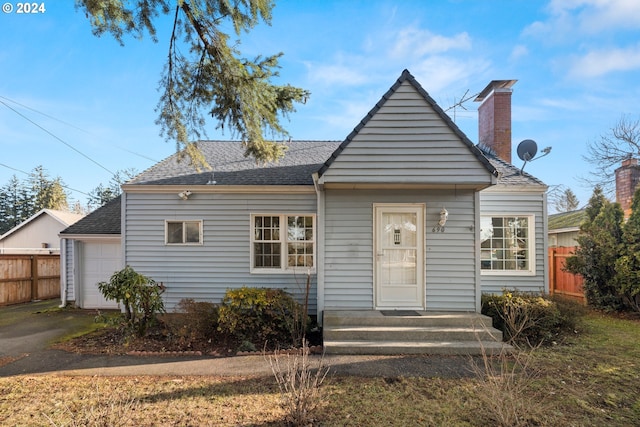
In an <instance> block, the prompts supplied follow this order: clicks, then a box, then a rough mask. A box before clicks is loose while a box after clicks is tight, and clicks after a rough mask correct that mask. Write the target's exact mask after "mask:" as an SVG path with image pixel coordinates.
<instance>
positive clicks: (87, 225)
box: [60, 196, 121, 237]
mask: <svg viewBox="0 0 640 427" xmlns="http://www.w3.org/2000/svg"><path fill="white" fill-rule="evenodd" d="M120 218H121V210H120V196H118V197H116V198H115V199H113V200H111V201H109V202H107V203H106V204H105V205H104V206H101V207H99V208H98V209H96V210H95V211H93V212H91V213H90V214H89V215H87V216H85V217H84V218H82V219H81V220H80V221H78V222H76V223H75V224H73V225H71V226H69V227H67V228H65V229H64V230H62V231H61V232H60V235H61V236H62V237H69V236H70V235H77V234H82V235H87V234H93V235H97V234H100V235H103V234H106V235H109V234H113V235H119V234H120Z"/></svg>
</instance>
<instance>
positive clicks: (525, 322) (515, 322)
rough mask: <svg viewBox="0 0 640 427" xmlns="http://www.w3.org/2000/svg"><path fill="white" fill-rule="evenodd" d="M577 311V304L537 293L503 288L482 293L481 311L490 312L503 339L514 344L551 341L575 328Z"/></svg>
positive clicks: (534, 343) (488, 314) (529, 344)
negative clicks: (490, 292) (498, 291)
mask: <svg viewBox="0 0 640 427" xmlns="http://www.w3.org/2000/svg"><path fill="white" fill-rule="evenodd" d="M580 313H581V311H580V310H579V309H578V308H577V304H572V303H570V302H568V301H566V302H565V301H562V302H561V303H560V302H556V301H554V300H552V299H550V298H548V297H546V296H543V295H540V294H533V293H524V292H518V291H509V290H504V291H503V292H502V294H501V295H490V294H485V295H483V296H482V314H485V315H487V316H490V317H491V318H492V319H493V326H494V327H496V328H498V329H500V330H501V331H502V332H503V334H504V339H505V341H507V342H508V343H510V344H513V345H516V346H522V345H527V346H530V347H536V346H539V345H541V344H543V343H550V342H552V341H553V340H555V339H557V337H558V336H559V335H561V334H563V333H566V332H568V331H573V330H574V328H575V326H576V324H577V322H578V318H579V316H580Z"/></svg>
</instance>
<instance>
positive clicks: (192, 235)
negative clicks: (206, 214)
mask: <svg viewBox="0 0 640 427" xmlns="http://www.w3.org/2000/svg"><path fill="white" fill-rule="evenodd" d="M165 225H166V226H165V229H166V244H167V245H199V244H201V243H202V221H167V222H166V223H165Z"/></svg>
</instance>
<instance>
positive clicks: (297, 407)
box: [268, 341, 329, 426]
mask: <svg viewBox="0 0 640 427" xmlns="http://www.w3.org/2000/svg"><path fill="white" fill-rule="evenodd" d="M309 354H310V351H309V346H308V344H307V342H306V341H304V342H303V345H302V348H301V349H300V350H298V351H295V352H291V351H289V352H286V353H285V354H282V353H280V352H279V351H276V352H274V353H273V355H269V356H268V361H269V365H270V366H271V371H272V372H273V375H274V377H275V379H276V383H277V384H278V388H279V389H280V394H281V397H282V407H283V408H284V409H285V411H286V412H287V421H288V422H289V423H291V424H292V425H294V426H308V425H312V424H313V422H314V416H313V413H314V411H315V409H316V408H317V406H318V405H319V404H320V403H321V401H322V396H321V394H322V393H321V387H322V384H323V383H324V380H325V379H326V377H327V374H328V372H329V367H328V366H325V365H324V355H323V356H322V357H321V358H320V359H319V360H318V362H317V364H313V363H312V362H311V360H310V358H309ZM313 365H315V366H313Z"/></svg>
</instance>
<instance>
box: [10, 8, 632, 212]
mask: <svg viewBox="0 0 640 427" xmlns="http://www.w3.org/2000/svg"><path fill="white" fill-rule="evenodd" d="M9 3H12V4H13V5H14V6H15V5H16V4H17V2H9ZM44 4H45V7H46V12H44V13H41V14H32V15H24V14H23V15H19V14H17V13H15V10H14V12H13V13H9V14H7V13H2V12H0V40H1V41H2V49H1V50H0V101H2V102H4V103H5V104H7V105H8V106H9V107H11V108H12V109H13V110H15V111H13V110H11V109H9V108H7V106H5V105H3V104H2V103H0V164H2V166H0V185H5V184H6V183H7V182H8V180H9V179H10V177H11V176H12V175H16V176H17V177H18V178H20V179H22V178H25V177H26V176H25V175H23V174H22V173H21V172H19V171H25V172H29V171H31V170H32V169H33V168H35V167H36V166H39V165H42V166H44V168H45V169H46V170H47V171H48V172H49V174H50V175H51V176H52V177H56V176H60V177H61V178H62V179H63V181H64V182H65V183H66V185H67V186H68V187H70V188H72V189H74V190H78V191H71V198H72V199H79V200H80V201H81V202H82V203H84V202H85V198H86V196H85V195H84V194H82V193H88V192H89V191H91V190H92V189H93V188H95V187H96V186H98V184H100V183H103V184H107V183H108V181H109V179H110V176H111V172H115V171H117V170H122V169H127V168H135V169H136V170H137V171H139V172H141V171H143V170H144V169H146V168H148V167H150V166H151V165H153V164H154V163H155V161H159V160H162V159H163V158H165V157H167V156H169V155H171V154H172V153H173V152H174V150H175V145H174V144H173V143H171V142H166V141H165V140H164V139H163V138H162V137H160V135H159V127H158V126H157V125H156V124H155V123H154V122H155V119H156V113H155V111H154V109H155V106H156V104H157V101H158V96H159V93H158V91H157V87H158V81H159V77H160V73H161V71H162V67H163V64H164V61H165V58H166V54H167V51H168V42H167V41H168V37H169V31H170V20H169V19H168V18H165V19H163V21H162V23H161V24H160V25H159V27H160V28H159V30H160V31H159V34H158V38H159V41H158V43H153V42H152V41H151V39H150V38H148V37H147V38H145V39H143V40H142V41H139V40H135V39H132V38H127V39H126V40H125V46H124V47H121V46H120V45H119V44H118V43H117V42H116V41H115V40H113V38H112V37H111V36H108V35H105V36H103V37H101V38H97V37H95V36H93V35H92V33H91V28H90V26H89V23H88V20H87V19H86V17H85V16H84V15H83V14H81V13H80V12H79V11H77V10H76V9H75V8H74V6H73V2H72V1H71V0H69V1H52V0H50V1H46V2H44ZM163 24H164V25H163ZM240 49H241V50H242V51H243V53H244V54H245V55H246V56H248V57H253V56H254V55H257V54H273V53H277V52H284V57H283V58H282V60H281V66H282V70H281V82H288V83H291V84H293V85H295V86H299V87H303V88H305V89H308V90H309V91H311V98H310V99H309V101H308V102H307V103H306V104H305V105H299V106H298V108H297V112H296V113H293V114H292V115H291V116H290V117H289V121H288V122H287V128H288V130H289V131H290V133H291V136H292V138H293V139H312V140H315V139H317V140H323V139H330V140H343V139H344V138H345V137H346V136H347V135H348V134H349V133H350V132H351V130H353V128H354V127H355V126H356V125H357V124H358V123H359V122H360V120H361V119H362V118H363V117H364V116H365V115H366V113H367V112H368V111H369V110H370V109H371V108H372V107H373V106H374V104H375V103H376V102H377V101H378V100H379V99H380V97H381V96H382V95H383V94H384V93H385V92H386V91H387V90H388V89H389V87H391V85H393V83H394V82H395V80H396V79H397V78H398V77H399V76H400V74H401V73H402V71H403V70H404V69H408V70H409V71H410V72H411V73H412V74H413V75H414V76H415V77H416V79H417V80H418V81H419V82H420V83H421V84H422V86H423V87H424V89H425V90H426V91H427V92H428V93H429V94H430V95H431V97H432V98H434V99H435V100H436V102H438V104H439V105H440V106H441V107H443V108H444V109H446V108H448V107H450V106H452V105H453V104H455V103H456V102H457V101H458V100H459V99H460V97H462V96H463V95H464V94H465V93H467V91H468V93H467V94H468V95H473V94H476V93H477V92H479V91H481V90H482V89H483V88H484V87H485V86H486V85H487V83H489V82H490V81H491V80H497V79H517V80H518V82H517V84H516V85H515V86H514V87H513V96H512V105H513V107H512V109H513V111H512V120H513V146H514V164H516V165H517V166H521V162H520V161H519V159H517V156H515V146H516V145H517V143H518V142H520V141H521V140H523V139H533V140H535V141H536V142H537V143H538V146H539V148H540V149H542V148H543V147H547V146H551V147H553V149H552V151H551V154H550V155H548V156H546V157H544V158H541V159H539V160H537V161H535V162H533V163H530V164H527V166H526V169H525V170H526V171H528V172H529V173H532V174H533V175H535V176H536V177H538V178H540V179H542V180H543V181H544V182H545V183H546V184H548V185H559V184H563V185H565V186H567V187H569V188H571V189H572V190H573V191H574V192H575V193H576V194H577V195H578V198H579V199H580V202H581V204H585V203H586V202H587V201H588V198H589V197H590V195H591V192H592V189H591V188H589V187H587V186H585V184H584V183H583V182H582V181H581V180H580V178H581V177H585V176H587V175H588V172H589V164H588V163H587V162H586V161H585V160H584V159H583V157H582V156H583V155H584V154H586V144H587V143H588V142H592V141H594V140H597V139H599V138H600V136H601V135H603V134H606V133H608V132H609V130H610V129H611V128H612V127H613V126H615V124H616V123H617V122H618V121H619V120H620V118H621V117H622V116H623V115H626V116H628V117H630V118H632V119H638V118H640V106H639V103H638V99H640V83H639V82H640V2H638V1H637V0H609V1H607V0H557V1H556V0H552V1H531V0H526V1H518V0H509V1H507V0H505V1H502V0H494V1H484V0H475V1H474V0H450V1H424V0H419V1H411V0H404V1H401V2H400V1H376V0H369V1H355V0H354V1H341V2H340V1H330V0H323V1H293V0H291V1H276V7H275V8H274V10H273V20H272V25H271V26H266V25H261V26H259V27H257V28H255V29H254V30H253V31H252V32H251V33H249V34H247V35H243V36H242V44H241V45H240ZM464 106H465V107H466V110H462V109H457V110H456V111H455V117H454V120H455V122H456V124H457V125H458V126H459V127H460V128H461V129H462V131H463V132H465V133H466V134H467V136H469V138H470V139H471V140H472V141H474V142H476V141H477V138H478V137H477V133H478V131H477V127H478V126H477V107H478V104H477V103H474V102H468V103H465V104H464ZM449 113H450V114H451V115H452V116H454V111H453V110H450V111H449ZM25 117H26V118H25ZM34 123H35V124H34ZM215 127H216V124H215V123H213V122H211V123H210V124H209V125H208V136H209V137H210V138H212V139H229V138H231V135H228V134H222V133H220V132H218V131H216V130H215ZM43 129H45V130H46V131H45V130H43Z"/></svg>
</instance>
